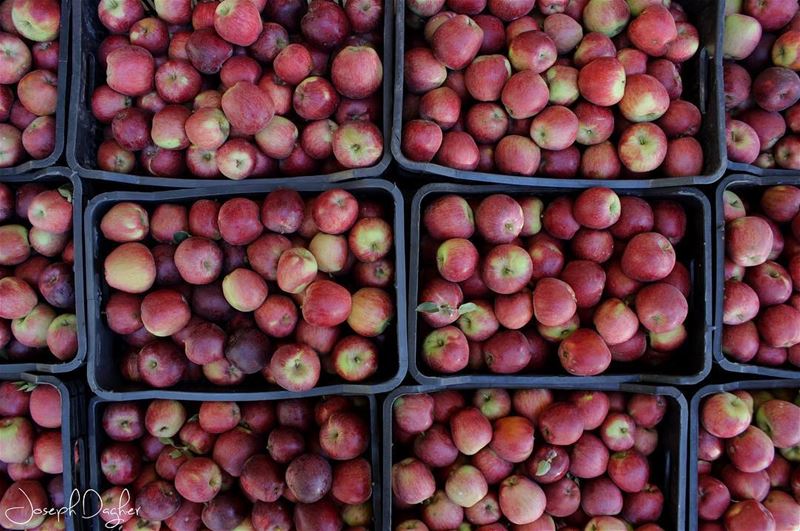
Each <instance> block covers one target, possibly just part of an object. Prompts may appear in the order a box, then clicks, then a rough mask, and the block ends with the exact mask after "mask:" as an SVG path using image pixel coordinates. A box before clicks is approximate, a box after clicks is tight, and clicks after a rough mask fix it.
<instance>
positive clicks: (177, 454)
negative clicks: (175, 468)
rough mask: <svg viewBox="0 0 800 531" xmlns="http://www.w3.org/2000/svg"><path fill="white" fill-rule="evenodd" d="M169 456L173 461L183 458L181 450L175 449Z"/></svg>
mask: <svg viewBox="0 0 800 531" xmlns="http://www.w3.org/2000/svg"><path fill="white" fill-rule="evenodd" d="M169 456H170V457H171V458H173V459H178V458H179V457H181V456H183V450H181V449H180V448H175V449H174V450H172V451H171V452H170V453H169Z"/></svg>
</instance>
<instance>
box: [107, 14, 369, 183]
mask: <svg viewBox="0 0 800 531" xmlns="http://www.w3.org/2000/svg"><path fill="white" fill-rule="evenodd" d="M154 6H155V13H148V12H146V10H145V5H144V3H142V2H141V1H140V0H102V1H100V2H99V3H98V6H97V9H98V16H99V19H100V22H101V23H102V24H103V25H104V26H105V27H106V29H108V30H109V32H110V33H111V35H109V36H108V37H106V38H105V39H104V40H103V41H102V43H101V44H100V47H99V49H98V51H97V57H98V60H99V62H100V66H101V67H102V68H103V69H104V70H105V78H106V84H104V85H100V86H98V87H97V88H96V89H95V91H94V93H93V95H92V112H93V113H94V116H95V118H97V120H98V121H99V122H100V123H101V124H103V126H104V127H105V130H104V133H103V134H104V138H105V140H104V142H103V143H102V144H100V146H99V148H98V152H97V165H98V167H99V168H100V169H102V170H107V171H115V172H121V173H132V172H134V171H137V156H138V168H139V171H142V170H143V171H144V172H146V173H148V174H151V175H156V176H160V177H181V176H183V175H184V174H185V173H186V171H187V170H188V172H189V173H191V174H192V175H194V176H196V177H200V178H208V179H211V178H219V177H220V175H222V176H224V177H227V178H229V179H235V180H239V179H246V178H248V177H269V176H275V175H278V174H281V175H290V176H291V175H312V174H315V173H320V172H322V173H332V172H335V171H339V170H341V169H344V168H363V167H368V166H372V165H374V164H375V163H376V162H377V161H378V160H379V159H380V158H381V156H382V154H383V136H382V133H381V130H380V128H379V127H378V126H377V125H376V123H378V122H380V120H381V115H382V107H381V105H382V103H381V97H380V88H381V86H382V83H383V65H382V63H381V57H380V54H379V53H380V49H381V47H382V44H383V25H382V23H383V15H384V13H383V3H382V0H350V1H348V2H344V3H343V5H339V4H338V3H336V2H333V1H332V0H314V1H313V2H311V3H307V2H306V1H305V0H278V1H274V2H273V1H270V2H267V0H222V1H221V2H218V1H215V0H208V1H201V2H194V1H192V0H155V2H154ZM262 17H263V18H262Z"/></svg>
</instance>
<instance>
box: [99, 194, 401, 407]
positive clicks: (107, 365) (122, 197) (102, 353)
mask: <svg viewBox="0 0 800 531" xmlns="http://www.w3.org/2000/svg"><path fill="white" fill-rule="evenodd" d="M278 188H291V189H293V190H296V191H298V192H299V193H300V194H301V195H302V196H305V197H308V196H314V195H317V194H319V193H321V192H324V191H325V190H330V189H335V188H342V189H345V190H347V191H349V192H350V193H352V194H353V195H354V196H355V197H356V198H357V199H375V200H378V201H380V202H382V203H383V204H384V205H386V207H387V221H388V222H389V223H391V225H392V230H393V233H394V247H393V253H394V266H395V280H394V285H393V294H394V299H395V317H394V318H393V319H392V323H391V325H390V326H389V327H388V328H387V329H386V331H385V333H384V334H383V337H384V339H383V340H382V342H380V343H379V344H378V347H379V349H382V350H381V352H380V361H379V367H378V371H377V372H376V373H375V374H374V375H373V376H372V377H371V378H369V379H367V380H366V381H364V382H360V383H355V384H348V383H346V382H343V381H339V380H334V381H331V378H328V377H326V376H325V375H323V376H322V377H321V378H320V381H319V382H318V384H317V386H316V387H314V388H313V389H311V390H309V391H305V392H301V393H297V392H292V391H287V390H283V389H280V388H279V387H277V386H274V385H271V384H269V383H267V382H266V380H264V378H263V377H261V376H260V375H258V374H256V375H254V376H253V377H252V378H249V379H246V380H245V381H244V382H243V383H242V385H239V386H235V387H231V388H229V389H226V388H224V387H216V386H213V385H211V384H210V383H204V384H194V383H188V382H183V383H181V384H179V386H177V387H175V388H171V389H154V388H146V387H142V386H139V385H131V384H129V383H126V382H125V381H124V380H123V379H122V377H121V375H120V371H119V367H118V364H119V358H118V357H117V356H118V355H119V354H120V353H121V352H122V350H121V348H120V347H122V345H123V342H122V340H121V339H120V338H119V337H118V336H116V335H115V334H114V333H113V332H112V331H111V329H109V327H108V325H107V323H106V320H105V317H104V316H103V315H102V311H103V309H104V307H105V304H106V299H107V297H108V295H109V288H108V285H107V284H106V283H105V280H104V278H103V260H104V258H105V256H106V254H107V253H108V251H109V249H110V248H111V245H110V242H108V241H106V240H105V239H104V238H103V236H102V234H101V233H100V230H99V225H100V220H101V218H102V217H103V215H104V214H105V213H106V212H107V211H108V210H109V209H110V208H111V207H112V206H114V205H115V204H117V203H119V202H122V201H134V202H136V203H139V204H141V205H143V206H145V208H150V207H155V206H156V205H159V204H161V203H175V204H184V205H189V204H191V203H193V202H194V201H197V200H198V199H208V198H214V199H218V200H220V201H224V200H226V199H230V198H233V197H251V198H254V197H257V198H263V197H264V196H265V195H266V194H267V193H269V192H271V191H273V190H275V189H278ZM403 220H404V206H403V197H402V195H401V194H400V191H399V189H398V188H397V187H396V186H395V185H393V184H391V183H389V182H388V181H383V180H376V179H375V180H373V179H364V180H359V181H351V182H346V183H340V184H333V183H312V182H308V181H305V182H297V181H294V180H291V179H274V180H262V181H261V182H247V183H241V185H239V186H235V187H226V188H222V187H216V188H203V189H200V188H198V189H183V190H170V191H160V192H111V193H106V194H102V195H100V196H97V197H95V198H94V199H93V200H92V201H91V202H90V204H89V205H88V207H87V209H86V224H85V238H86V244H85V246H86V248H85V251H86V279H87V286H88V287H87V301H88V302H87V304H88V315H92V316H94V317H93V318H92V319H90V320H89V323H88V328H89V332H88V337H89V338H90V341H89V344H90V348H89V356H88V362H87V364H88V367H87V369H88V370H87V375H88V382H89V386H90V387H91V389H92V391H93V392H94V393H95V394H96V395H98V396H100V397H103V398H106V399H111V400H121V399H123V398H137V399H138V398H156V397H157V398H174V399H196V400H203V399H207V397H208V394H209V393H219V394H225V393H234V392H235V393H239V394H238V395H237V396H239V395H241V393H245V394H254V395H256V396H258V397H259V398H261V399H265V398H269V399H272V398H290V397H291V398H298V397H300V396H321V395H331V394H377V393H383V392H388V391H390V390H391V389H394V388H395V387H397V385H399V384H400V382H401V381H402V380H403V378H404V377H405V374H406V372H407V368H408V354H407V350H406V347H407V344H406V342H405V339H404V338H405V337H406V321H405V319H406V310H405V302H406V291H405V289H406V288H405V275H406V273H405V271H406V264H405V232H404V221H403ZM387 289H388V290H390V291H391V290H392V287H388V288H387Z"/></svg>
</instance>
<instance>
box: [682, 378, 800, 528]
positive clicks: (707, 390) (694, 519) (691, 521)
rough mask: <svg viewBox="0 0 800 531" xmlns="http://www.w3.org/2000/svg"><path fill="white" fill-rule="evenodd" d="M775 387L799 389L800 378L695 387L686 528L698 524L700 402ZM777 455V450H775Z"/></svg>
mask: <svg viewBox="0 0 800 531" xmlns="http://www.w3.org/2000/svg"><path fill="white" fill-rule="evenodd" d="M777 389H793V390H800V380H788V379H784V380H780V379H769V380H742V381H735V382H728V383H722V384H713V385H706V386H705V387H701V388H699V389H697V390H696V391H695V393H694V396H692V400H691V401H690V403H689V456H688V460H689V466H688V470H689V477H688V478H687V485H688V493H689V495H688V501H687V507H688V513H687V519H686V529H688V530H689V531H697V529H698V525H699V518H698V512H697V508H698V501H697V497H698V496H697V495H698V486H697V485H698V483H697V478H698V471H697V461H698V457H697V454H698V437H699V434H700V404H701V403H702V402H703V401H704V400H705V399H706V398H707V397H709V396H711V395H714V394H717V393H723V392H728V393H735V392H736V391H748V392H750V393H753V392H755V391H771V390H777ZM775 454H776V455H777V454H778V452H777V450H776V451H775Z"/></svg>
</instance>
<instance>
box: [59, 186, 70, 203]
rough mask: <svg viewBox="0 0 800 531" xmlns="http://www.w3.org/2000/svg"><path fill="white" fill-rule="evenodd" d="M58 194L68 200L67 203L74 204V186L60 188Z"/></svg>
mask: <svg viewBox="0 0 800 531" xmlns="http://www.w3.org/2000/svg"><path fill="white" fill-rule="evenodd" d="M58 193H59V194H61V196H62V197H63V198H64V199H66V200H67V201H69V202H70V203H72V186H70V185H68V184H65V185H64V186H60V187H59V188H58Z"/></svg>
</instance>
